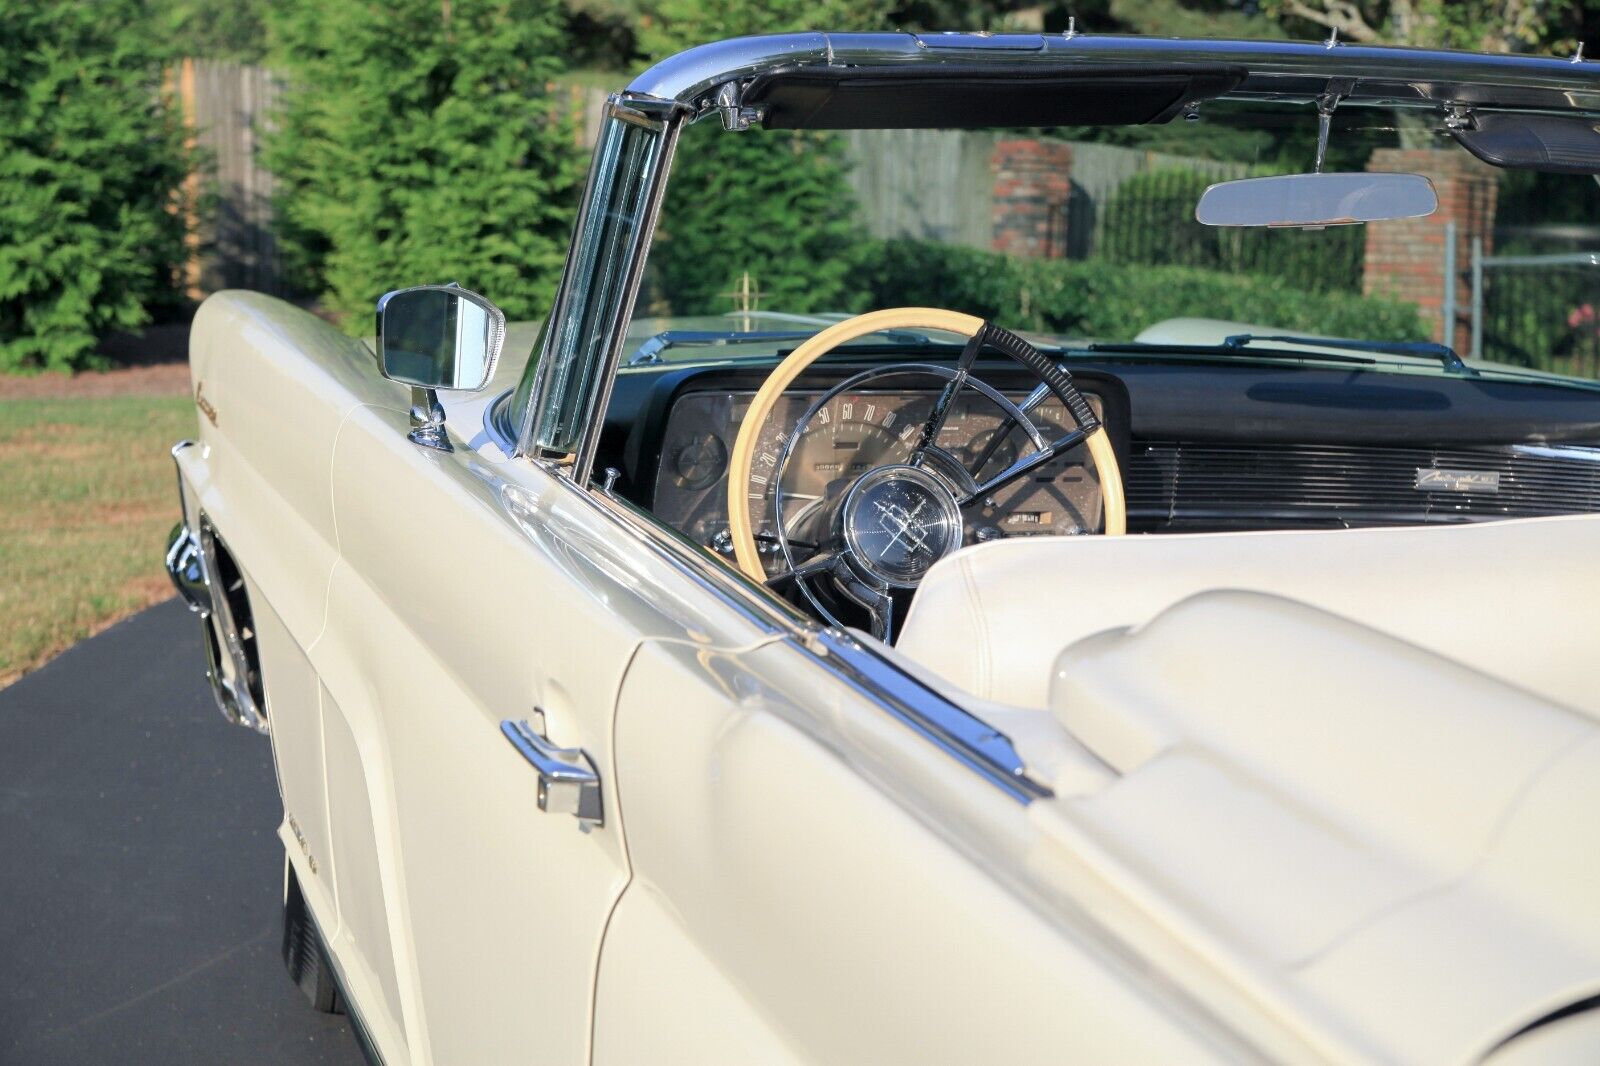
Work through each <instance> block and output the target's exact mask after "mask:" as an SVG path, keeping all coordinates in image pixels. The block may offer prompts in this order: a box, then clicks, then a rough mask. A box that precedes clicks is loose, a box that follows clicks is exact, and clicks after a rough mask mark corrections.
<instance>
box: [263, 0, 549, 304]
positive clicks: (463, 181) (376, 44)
mask: <svg viewBox="0 0 1600 1066" xmlns="http://www.w3.org/2000/svg"><path fill="white" fill-rule="evenodd" d="M266 17H267V24H268V28H269V32H270V57H271V62H272V63H273V65H274V67H275V68H276V69H277V70H278V71H279V72H280V73H281V74H282V75H283V76H284V78H285V79H286V81H287V83H288V87H287V89H286V92H285V96H284V103H283V106H282V110H281V112H280V115H279V117H278V123H279V128H278V131H277V133H276V134H275V135H274V136H273V137H272V138H271V140H270V142H269V145H268V162H269V165H270V166H271V168H272V169H273V172H274V173H275V174H276V175H277V176H278V178H279V182H280V186H279V193H280V195H279V204H278V210H279V218H280V226H281V230H282V232H281V236H282V237H283V238H284V240H285V244H286V246H287V252H288V254H289V256H290V258H291V262H292V263H294V264H295V265H297V266H298V267H300V269H301V270H302V272H303V274H304V276H305V277H306V278H307V280H308V281H309V282H310V288H311V289H312V290H313V291H317V292H320V293H321V295H322V297H323V300H324V301H325V303H326V304H327V305H328V306H329V307H330V308H331V309H333V310H335V311H339V312H344V313H347V314H349V315H350V316H352V317H351V319H350V322H349V325H350V327H351V328H352V329H355V330H365V329H368V328H370V317H369V316H370V314H371V312H372V307H373V302H374V301H375V300H376V299H377V297H378V296H380V295H381V294H382V293H383V292H384V291H386V290H388V289H393V288H399V287H402V286H405V285H414V284H422V283H432V282H446V281H458V282H460V283H461V284H462V285H464V286H466V287H467V288H469V289H474V290H477V291H479V292H482V293H483V294H484V295H486V296H488V297H489V298H491V299H492V300H494V301H495V302H496V303H498V304H499V305H500V306H501V307H502V308H504V309H505V311H506V313H507V315H509V316H510V317H512V318H529V317H537V316H539V315H542V314H544V313H545V311H546V310H547V309H548V302H549V299H550V297H551V295H552V293H553V291H554V287H555V282H556V279H557V277H558V276H559V274H560V271H561V265H562V262H563V258H564V256H565V252H566V245H567V238H568V236H569V233H570V230H571V224H572V212H573V207H574V201H575V195H574V188H575V186H576V184H577V182H578V181H579V179H580V177H581V169H580V161H579V156H580V151H579V145H578V138H577V134H576V130H575V128H574V126H573V124H572V122H571V121H570V116H566V115H565V114H564V112H563V111H562V110H561V109H560V108H559V107H558V104H557V98H556V96H555V95H554V94H553V92H552V86H551V80H552V78H554V76H555V75H556V74H557V73H558V72H559V71H560V69H561V66H562V60H561V58H560V57H561V56H562V54H563V47H564V45H563V41H562V39H561V31H562V26H563V21H562V14H561V12H560V9H559V7H558V5H557V4H556V3H554V2H553V0H388V2H386V3H384V4H382V5H379V4H367V3H359V4H357V3H337V4H330V3H326V2H325V0H279V2H278V3H275V4H273V5H271V6H270V7H269V8H268V9H267V11H266Z"/></svg>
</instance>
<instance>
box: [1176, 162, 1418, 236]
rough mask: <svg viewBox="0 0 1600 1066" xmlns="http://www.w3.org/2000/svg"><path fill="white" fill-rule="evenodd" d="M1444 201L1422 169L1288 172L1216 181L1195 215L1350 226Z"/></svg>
mask: <svg viewBox="0 0 1600 1066" xmlns="http://www.w3.org/2000/svg"><path fill="white" fill-rule="evenodd" d="M1438 206H1439V196H1438V194H1437V193H1435V192H1434V191H1433V182H1431V181H1429V180H1428V179H1427V178H1425V177H1423V176H1422V175H1421V174H1366V173H1356V174H1284V175H1280V176H1277V177H1270V178H1244V179H1242V180H1240V181H1225V182H1222V183H1221V184H1218V185H1213V186H1211V187H1210V188H1209V189H1207V190H1206V191H1205V192H1204V193H1202V194H1201V196H1200V202H1199V203H1198V204H1196V205H1195V209H1194V217H1195V219H1196V220H1197V221H1199V222H1200V223H1201V224H1202V225H1206V226H1307V227H1320V226H1350V225H1354V224H1356V223H1358V222H1384V221H1389V220H1391V219H1399V218H1420V217H1422V216H1424V215H1431V214H1433V212H1434V211H1435V210H1436V209H1437V208H1438Z"/></svg>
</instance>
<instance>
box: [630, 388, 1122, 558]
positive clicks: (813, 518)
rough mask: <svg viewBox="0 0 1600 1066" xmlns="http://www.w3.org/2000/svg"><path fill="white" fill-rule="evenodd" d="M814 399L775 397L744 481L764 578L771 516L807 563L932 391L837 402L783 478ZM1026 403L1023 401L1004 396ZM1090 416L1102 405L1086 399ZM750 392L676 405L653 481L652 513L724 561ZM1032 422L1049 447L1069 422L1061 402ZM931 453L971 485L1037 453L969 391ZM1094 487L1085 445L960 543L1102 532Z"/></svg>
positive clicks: (916, 423) (1001, 498) (995, 506)
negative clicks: (952, 463) (938, 452)
mask: <svg viewBox="0 0 1600 1066" xmlns="http://www.w3.org/2000/svg"><path fill="white" fill-rule="evenodd" d="M820 395H821V393H820V391H819V390H812V391H809V392H807V391H803V390H793V391H791V392H788V393H786V394H784V395H783V396H782V397H780V398H779V400H778V402H777V404H776V405H775V406H774V408H773V412H772V415H771V417H769V418H768V420H767V422H766V423H765V424H764V425H763V426H762V427H761V435H760V437H759V439H758V442H757V445H756V451H755V457H754V461H753V463H752V466H751V475H750V483H749V485H747V486H746V487H745V491H746V492H747V493H748V495H749V498H750V510H751V518H752V521H753V523H754V526H755V533H756V545H757V548H758V549H759V550H760V551H761V554H762V557H763V559H764V560H765V561H766V565H767V568H768V571H769V572H776V571H778V570H781V569H782V554H781V552H780V551H779V548H778V544H777V539H776V537H775V536H774V533H773V530H774V527H775V516H776V513H777V508H778V506H779V505H780V500H781V506H782V507H783V521H784V528H785V529H786V530H788V532H789V536H790V537H791V538H792V540H791V543H792V544H794V546H795V547H796V548H797V549H798V550H799V554H800V555H801V556H804V555H806V554H809V552H810V550H811V547H812V545H814V544H815V543H819V542H820V540H821V539H822V538H823V536H824V534H825V533H826V532H827V529H826V524H827V523H828V522H829V521H831V520H832V517H833V515H834V513H835V512H836V510H837V505H838V503H839V501H840V499H841V498H842V496H843V493H844V492H845V491H846V490H847V489H848V488H849V487H850V486H851V485H853V484H854V483H855V482H856V481H857V480H858V479H859V478H860V477H861V475H863V474H865V473H866V472H867V471H868V470H871V469H873V468H875V467H880V466H884V465H886V464H892V463H903V462H905V461H906V460H907V459H908V458H909V456H910V454H911V450H912V448H913V447H914V445H915V444H916V441H917V438H918V436H919V435H920V434H921V432H922V427H923V426H924V425H925V423H926V422H927V419H928V416H929V414H930V412H931V411H932V408H933V404H934V401H935V399H936V398H937V396H938V390H937V389H926V390H917V391H869V392H860V393H850V394H845V395H841V396H836V397H834V398H833V399H832V400H831V401H830V402H829V403H828V404H827V405H826V406H824V407H821V408H819V409H818V410H817V411H816V412H815V413H814V414H813V415H812V416H811V418H810V420H809V421H808V423H807V425H805V426H804V427H802V428H801V433H800V437H799V440H798V441H797V442H796V444H795V447H794V449H793V452H792V454H791V455H790V456H789V460H788V463H787V465H786V467H785V469H784V471H783V474H782V476H781V478H780V477H779V476H778V474H777V469H778V466H779V465H780V462H781V456H782V451H783V446H784V442H785V440H786V439H787V438H788V436H789V434H790V433H791V432H793V431H794V429H795V424H796V423H797V422H798V421H799V419H800V418H801V417H802V416H803V415H804V414H805V413H806V411H807V410H808V409H809V408H810V407H811V406H812V405H813V404H814V403H815V402H816V400H817V397H818V396H820ZM1007 395H1008V396H1009V398H1010V399H1011V400H1012V401H1013V402H1015V403H1019V404H1020V403H1021V402H1022V400H1023V398H1024V395H1025V394H1021V393H1018V394H1011V393H1008V394H1007ZM1084 395H1085V397H1086V398H1087V399H1088V401H1089V404H1090V406H1091V407H1092V408H1093V409H1094V411H1095V414H1096V416H1097V417H1102V418H1103V417H1104V406H1103V403H1102V401H1101V399H1100V397H1099V396H1097V395H1095V394H1094V393H1093V392H1090V391H1088V390H1085V391H1084ZM753 398H754V393H753V392H748V391H732V390H729V391H715V392H690V393H686V394H684V395H682V396H680V397H679V398H678V399H677V401H676V403H675V404H674V405H673V408H672V411H671V413H670V414H669V416H668V418H667V425H666V430H665V433H664V434H663V439H662V451H661V457H660V466H659V469H658V471H657V474H656V484H655V496H654V506H653V510H654V512H655V514H656V515H657V517H659V518H661V519H663V520H664V521H666V522H669V523H671V524H672V525H673V526H674V527H676V528H677V529H679V530H680V531H682V532H683V533H684V534H686V535H687V536H689V537H691V538H693V539H694V540H696V541H698V542H699V543H701V544H704V545H705V546H706V547H708V548H710V549H712V550H713V551H716V552H718V553H719V554H723V555H726V556H730V557H731V555H732V552H733V548H732V542H731V540H730V538H729V535H728V506H727V492H728V489H727V483H728V482H727V479H728V456H729V452H730V451H731V450H732V448H733V442H734V439H735V437H736V436H737V435H738V432H739V427H740V426H741V425H742V424H743V422H744V420H745V418H746V416H747V414H748V412H749V410H750V404H751V400H752V399H753ZM1030 414H1031V417H1032V418H1033V419H1034V422H1035V424H1036V425H1037V426H1038V427H1039V430H1040V432H1041V434H1042V435H1043V436H1044V437H1045V439H1046V440H1053V439H1055V438H1056V437H1059V436H1061V435H1062V434H1064V433H1066V432H1068V431H1070V430H1071V429H1072V428H1073V426H1074V423H1073V421H1072V416H1071V415H1070V414H1068V413H1067V412H1066V410H1065V409H1064V408H1063V407H1062V404H1061V402H1060V401H1059V400H1057V399H1055V398H1054V397H1048V398H1046V400H1045V401H1044V402H1043V403H1041V404H1039V405H1038V406H1037V407H1036V408H1035V409H1034V410H1033V411H1032V412H1030ZM937 443H938V445H939V446H940V447H941V448H944V449H945V450H946V451H948V452H950V453H951V454H952V455H953V456H955V457H956V458H957V459H958V460H959V461H960V462H961V463H962V465H964V466H965V467H966V468H967V470H968V471H969V472H971V473H972V474H973V475H974V476H975V477H976V479H977V480H978V481H980V482H981V481H983V480H984V479H985V478H987V477H991V476H993V475H994V474H997V473H999V472H1000V471H1001V470H1004V469H1005V468H1006V467H1007V466H1009V465H1010V464H1011V463H1012V462H1014V461H1015V460H1016V459H1017V458H1019V457H1020V456H1021V455H1025V454H1026V453H1027V452H1028V451H1031V450H1032V445H1031V443H1030V442H1029V440H1028V437H1027V435H1026V434H1025V433H1024V432H1023V431H1022V430H1021V429H1019V428H1014V427H1013V428H1009V429H1008V427H1007V426H1006V425H1005V415H1004V413H1003V412H1002V411H1001V410H1000V409H999V407H997V406H996V405H995V404H994V403H992V402H991V401H989V400H987V399H985V398H984V397H983V396H981V395H979V394H978V393H975V392H965V393H963V394H962V395H960V396H958V397H956V399H955V401H954V403H953V405H952V408H951V411H950V414H949V417H948V418H947V419H946V421H945V424H944V427H943V428H942V429H941V430H940V433H939V439H938V442H937ZM1100 507H1101V501H1100V485H1099V480H1098V478H1097V476H1096V474H1095V470H1094V465H1093V463H1091V462H1090V461H1089V459H1088V455H1087V453H1086V451H1085V449H1083V448H1082V447H1079V448H1075V449H1073V450H1072V451H1070V452H1067V453H1065V454H1063V455H1062V456H1060V457H1059V458H1057V459H1055V460H1053V461H1052V462H1050V463H1048V464H1046V465H1045V466H1043V467H1040V468H1039V469H1038V470H1035V471H1034V472H1033V473H1032V474H1030V475H1029V476H1027V477H1026V478H1023V479H1022V480H1020V481H1016V482H1013V483H1011V484H1009V485H1007V486H1005V487H1004V488H1002V489H1000V490H998V491H996V492H995V493H994V495H993V496H991V497H990V498H988V499H986V500H984V501H982V502H981V504H980V505H976V506H974V507H972V508H970V509H969V510H968V512H967V515H966V522H965V528H964V534H963V539H964V542H965V543H968V544H970V543H973V542H974V541H977V540H991V539H994V538H997V537H1011V536H1042V535H1059V534H1068V533H1082V532H1093V531H1095V530H1097V529H1098V528H1099V527H1100V520H1101V515H1100Z"/></svg>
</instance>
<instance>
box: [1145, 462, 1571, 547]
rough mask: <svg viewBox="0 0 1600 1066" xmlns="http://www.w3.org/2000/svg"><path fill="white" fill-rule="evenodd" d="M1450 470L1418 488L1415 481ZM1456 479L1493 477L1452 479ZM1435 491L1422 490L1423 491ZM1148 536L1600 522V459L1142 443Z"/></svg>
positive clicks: (1427, 480) (1417, 482)
mask: <svg viewBox="0 0 1600 1066" xmlns="http://www.w3.org/2000/svg"><path fill="white" fill-rule="evenodd" d="M1425 470H1432V471H1443V472H1445V473H1444V474H1442V475H1434V476H1432V477H1431V478H1430V477H1419V471H1425ZM1456 474H1469V475H1490V476H1476V477H1472V476H1468V477H1460V478H1457V477H1454V476H1453V475H1456ZM1429 481H1431V482H1432V484H1431V485H1428V486H1426V487H1419V482H1429ZM1127 493H1128V517H1129V520H1130V522H1131V523H1133V524H1134V525H1135V526H1136V527H1137V528H1141V529H1171V528H1184V529H1193V530H1199V529H1239V528H1284V527H1297V526H1299V527H1327V526H1362V525H1392V524H1410V523H1424V522H1464V521H1475V520H1482V519H1489V518H1526V517H1534V516H1538V515H1557V514H1579V513H1586V512H1597V511H1600V448H1579V447H1567V446H1563V447H1548V448H1547V447H1540V446H1524V445H1514V446H1509V447H1502V448H1403V447H1401V448H1397V447H1388V446H1383V447H1379V446H1363V445H1328V444H1214V443H1197V442H1178V441H1141V442H1136V443H1135V444H1134V445H1133V449H1132V455H1131V456H1130V462H1129V464H1128V471H1127Z"/></svg>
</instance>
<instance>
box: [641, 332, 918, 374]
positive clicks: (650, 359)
mask: <svg viewBox="0 0 1600 1066" xmlns="http://www.w3.org/2000/svg"><path fill="white" fill-rule="evenodd" d="M821 332H822V329H820V328H819V329H806V330H797V329H779V330H752V331H740V330H693V329H669V330H664V331H662V332H661V333H657V334H656V335H655V336H653V337H650V338H648V339H647V340H646V341H645V342H644V343H643V344H641V345H639V347H638V348H637V349H635V350H634V353H633V354H632V355H630V356H629V357H628V362H627V364H626V365H628V366H653V365H655V364H656V363H659V362H661V361H662V359H661V353H662V352H664V351H666V350H667V349H668V348H683V347H694V348H706V347H721V346H725V345H730V344H760V343H762V342H763V341H771V342H774V343H781V342H783V341H804V340H810V339H811V338H812V337H815V336H816V335H817V334H818V333H821ZM869 336H883V337H887V338H889V340H891V341H892V342H894V343H896V344H916V345H924V344H932V343H933V338H931V337H929V336H927V335H926V334H923V333H918V332H916V331H915V330H909V329H885V330H879V331H878V332H877V333H873V334H869Z"/></svg>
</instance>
